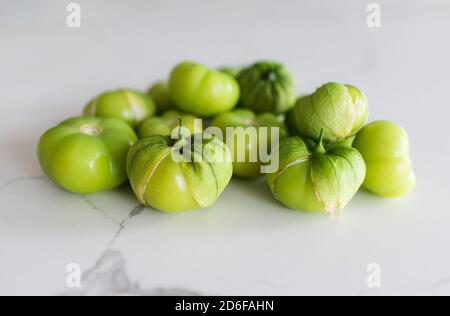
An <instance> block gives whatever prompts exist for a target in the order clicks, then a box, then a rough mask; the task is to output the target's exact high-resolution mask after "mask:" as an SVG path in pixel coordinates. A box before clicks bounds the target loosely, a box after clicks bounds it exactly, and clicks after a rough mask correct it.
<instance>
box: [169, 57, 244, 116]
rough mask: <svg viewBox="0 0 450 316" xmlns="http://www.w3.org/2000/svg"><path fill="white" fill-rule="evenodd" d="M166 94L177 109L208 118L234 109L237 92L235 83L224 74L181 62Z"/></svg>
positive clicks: (172, 75) (173, 73)
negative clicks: (168, 94)
mask: <svg viewBox="0 0 450 316" xmlns="http://www.w3.org/2000/svg"><path fill="white" fill-rule="evenodd" d="M169 93H170V98H171V100H172V101H173V102H174V103H175V105H176V107H177V108H178V109H179V110H181V111H184V112H187V113H192V114H195V115H197V116H200V117H211V116H214V115H217V114H219V113H222V112H226V111H229V110H231V109H233V108H234V107H235V106H236V104H237V102H238V100H239V93H240V90H239V85H238V83H237V82H236V80H235V79H234V78H233V77H231V76H230V75H228V74H226V73H223V72H220V71H216V70H211V69H208V68H207V67H205V66H203V65H200V64H196V63H193V62H183V63H181V64H179V65H177V66H176V67H175V68H174V69H173V70H172V73H171V74H170V80H169Z"/></svg>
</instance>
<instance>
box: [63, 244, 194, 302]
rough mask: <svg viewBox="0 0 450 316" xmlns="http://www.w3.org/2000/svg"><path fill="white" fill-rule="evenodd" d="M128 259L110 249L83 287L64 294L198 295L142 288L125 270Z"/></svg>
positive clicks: (98, 262) (162, 288)
mask: <svg viewBox="0 0 450 316" xmlns="http://www.w3.org/2000/svg"><path fill="white" fill-rule="evenodd" d="M125 264H126V261H125V259H124V258H123V257H122V253H121V252H120V251H116V250H111V249H108V250H106V251H105V252H104V253H102V254H101V256H100V258H99V259H98V260H97V262H96V263H95V265H94V266H93V267H92V268H91V269H89V270H87V271H86V272H85V273H84V274H83V276H82V279H81V288H79V289H76V290H69V291H67V292H66V293H64V294H63V295H64V296H93V295H95V296H198V295H199V294H198V293H196V292H194V291H190V290H186V289H180V288H164V287H155V288H152V289H145V288H142V287H141V285H140V284H139V283H138V282H133V281H132V280H130V278H129V277H128V274H127V272H126V270H125Z"/></svg>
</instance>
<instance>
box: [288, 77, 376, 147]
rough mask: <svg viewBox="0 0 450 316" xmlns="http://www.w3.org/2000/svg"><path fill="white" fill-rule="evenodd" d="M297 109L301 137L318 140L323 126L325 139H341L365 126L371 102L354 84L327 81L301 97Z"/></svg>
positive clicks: (336, 140) (296, 117)
mask: <svg viewBox="0 0 450 316" xmlns="http://www.w3.org/2000/svg"><path fill="white" fill-rule="evenodd" d="M294 111H295V112H294V113H295V122H296V125H297V129H298V131H299V133H300V134H301V135H302V136H306V137H309V138H313V139H316V140H317V139H318V138H319V134H320V132H321V130H322V129H323V133H324V139H325V140H326V141H330V142H339V141H342V140H344V139H346V138H348V137H350V136H352V135H354V134H356V133H357V132H358V131H359V130H360V129H361V128H362V127H363V126H364V124H365V122H366V120H367V117H368V102H367V98H366V97H365V95H364V94H363V92H362V91H361V90H359V89H358V88H356V87H354V86H350V85H343V84H340V83H327V84H325V85H323V86H322V87H320V88H319V89H317V90H316V92H314V93H313V94H311V95H308V96H304V97H301V98H299V99H298V101H297V103H296V105H295V108H294Z"/></svg>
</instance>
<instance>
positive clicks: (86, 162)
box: [38, 117, 137, 194]
mask: <svg viewBox="0 0 450 316" xmlns="http://www.w3.org/2000/svg"><path fill="white" fill-rule="evenodd" d="M136 140H137V136H136V134H135V132H134V131H133V129H132V128H131V127H130V126H129V125H128V124H126V123H125V122H124V121H122V120H118V119H102V118H97V117H80V118H72V119H69V120H67V121H65V122H63V123H61V124H60V125H58V126H56V127H54V128H52V129H50V130H48V131H47V132H46V133H45V134H44V135H43V136H42V137H41V139H40V141H39V145H38V158H39V162H40V164H41V167H42V170H43V171H44V173H45V174H46V175H47V176H48V177H49V178H50V179H51V180H53V181H54V182H55V183H56V184H58V185H59V186H60V187H62V188H63V189H65V190H67V191H69V192H72V193H78V194H91V193H95V192H99V191H103V190H109V189H114V188H116V187H118V186H120V185H121V184H123V183H124V182H126V181H127V173H126V168H125V167H126V158H127V153H128V150H129V149H130V146H131V145H133V143H134V142H135V141H136Z"/></svg>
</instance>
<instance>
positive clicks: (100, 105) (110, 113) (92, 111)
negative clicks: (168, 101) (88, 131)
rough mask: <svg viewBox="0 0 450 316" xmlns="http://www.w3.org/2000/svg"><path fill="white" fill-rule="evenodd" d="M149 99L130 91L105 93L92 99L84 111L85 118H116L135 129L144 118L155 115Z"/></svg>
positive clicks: (122, 90) (146, 96)
mask: <svg viewBox="0 0 450 316" xmlns="http://www.w3.org/2000/svg"><path fill="white" fill-rule="evenodd" d="M155 111H156V108H155V104H154V103H153V101H152V100H151V99H150V97H149V96H148V95H147V94H145V93H142V92H139V91H136V90H131V89H120V90H116V91H107V92H104V93H102V94H100V95H99V96H97V97H95V98H94V99H92V100H91V101H90V102H89V103H88V104H87V105H86V107H85V109H84V115H86V116H98V117H104V118H117V119H122V120H124V121H125V122H127V123H128V124H129V125H130V126H132V127H137V126H138V125H139V124H140V123H141V122H142V121H143V120H144V119H145V118H147V117H149V116H152V115H153V114H155Z"/></svg>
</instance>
